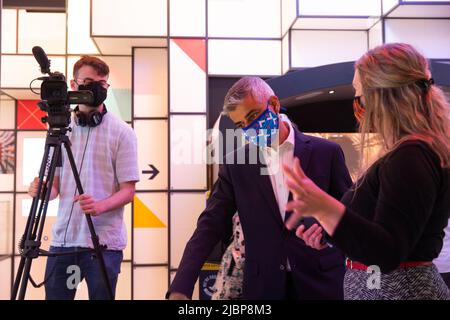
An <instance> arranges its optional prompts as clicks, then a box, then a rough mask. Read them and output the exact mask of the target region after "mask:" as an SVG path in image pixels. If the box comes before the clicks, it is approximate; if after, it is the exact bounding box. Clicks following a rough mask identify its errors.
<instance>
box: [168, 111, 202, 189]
mask: <svg viewBox="0 0 450 320" xmlns="http://www.w3.org/2000/svg"><path fill="white" fill-rule="evenodd" d="M170 121H171V122H170V123H171V126H170V131H171V132H170V150H171V157H170V162H171V163H170V174H171V179H170V184H171V185H170V188H171V189H174V190H177V189H181V190H186V189H205V188H206V186H207V181H206V159H205V157H204V156H205V154H206V150H205V146H206V143H205V141H206V116H204V115H176V116H171V118H170Z"/></svg>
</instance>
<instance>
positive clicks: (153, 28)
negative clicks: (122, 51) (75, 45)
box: [92, 0, 168, 36]
mask: <svg viewBox="0 0 450 320" xmlns="http://www.w3.org/2000/svg"><path fill="white" fill-rule="evenodd" d="M167 3H168V1H167V0H152V1H148V0H129V1H126V2H124V1H121V0H92V35H93V36H105V35H112V36H166V35H167ZM112 21H114V22H113V23H111V22H112Z"/></svg>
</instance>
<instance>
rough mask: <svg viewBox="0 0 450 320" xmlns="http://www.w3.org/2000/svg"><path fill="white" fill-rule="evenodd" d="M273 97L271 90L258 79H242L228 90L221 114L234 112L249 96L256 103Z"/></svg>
mask: <svg viewBox="0 0 450 320" xmlns="http://www.w3.org/2000/svg"><path fill="white" fill-rule="evenodd" d="M273 95H275V93H274V92H273V90H272V88H271V87H270V86H269V85H268V84H267V83H266V82H265V81H264V80H263V79H261V78H259V77H243V78H241V79H240V80H239V81H237V82H236V83H235V84H234V85H233V86H232V87H231V88H230V90H228V92H227V95H226V96H225V99H224V102H223V111H222V114H224V115H228V114H229V112H230V111H234V110H235V109H236V107H237V106H238V105H239V104H241V103H242V102H243V100H244V99H245V98H246V97H248V96H251V97H253V99H254V100H255V101H256V102H258V103H265V101H267V100H268V99H269V98H270V97H271V96H273Z"/></svg>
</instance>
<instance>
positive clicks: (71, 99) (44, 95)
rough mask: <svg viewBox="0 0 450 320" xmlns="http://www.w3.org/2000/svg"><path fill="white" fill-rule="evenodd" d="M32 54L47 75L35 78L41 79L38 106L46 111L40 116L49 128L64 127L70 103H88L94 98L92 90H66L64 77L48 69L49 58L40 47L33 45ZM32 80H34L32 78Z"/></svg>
mask: <svg viewBox="0 0 450 320" xmlns="http://www.w3.org/2000/svg"><path fill="white" fill-rule="evenodd" d="M32 51H33V55H34V57H35V59H36V60H37V62H38V63H39V66H40V68H41V72H42V73H43V74H48V76H45V77H40V78H37V79H35V80H42V84H41V101H40V102H39V103H38V106H39V108H40V109H41V110H42V111H44V112H47V116H46V117H43V118H42V122H43V123H48V124H49V127H50V128H66V127H68V126H69V124H70V115H71V111H72V110H71V109H70V105H71V104H90V103H92V102H93V100H94V95H93V93H92V91H89V90H79V91H68V88H67V82H66V77H65V76H64V74H62V73H60V72H51V71H50V64H51V62H50V60H49V59H48V57H47V55H46V54H45V52H44V50H43V49H42V48H41V47H37V46H36V47H33V49H32ZM33 81H34V80H33Z"/></svg>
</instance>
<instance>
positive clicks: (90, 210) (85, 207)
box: [74, 194, 104, 216]
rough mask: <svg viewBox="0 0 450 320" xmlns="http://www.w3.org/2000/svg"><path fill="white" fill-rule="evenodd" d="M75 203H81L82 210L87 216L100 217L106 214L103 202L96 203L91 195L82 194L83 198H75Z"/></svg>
mask: <svg viewBox="0 0 450 320" xmlns="http://www.w3.org/2000/svg"><path fill="white" fill-rule="evenodd" d="M74 202H80V208H81V210H82V211H83V212H84V213H85V214H90V215H92V216H98V215H100V214H102V213H103V212H104V210H103V206H102V202H101V201H95V200H94V198H92V196H91V195H88V194H82V195H81V196H75V198H74Z"/></svg>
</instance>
